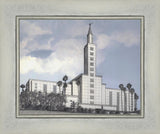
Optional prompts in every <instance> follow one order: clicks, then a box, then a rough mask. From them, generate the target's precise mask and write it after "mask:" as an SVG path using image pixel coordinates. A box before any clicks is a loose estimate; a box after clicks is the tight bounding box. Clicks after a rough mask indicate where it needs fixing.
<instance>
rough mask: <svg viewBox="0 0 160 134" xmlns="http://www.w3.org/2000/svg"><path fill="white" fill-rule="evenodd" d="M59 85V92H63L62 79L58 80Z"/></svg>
mask: <svg viewBox="0 0 160 134" xmlns="http://www.w3.org/2000/svg"><path fill="white" fill-rule="evenodd" d="M57 85H58V86H59V93H60V92H61V89H60V87H61V86H62V81H58V82H57Z"/></svg>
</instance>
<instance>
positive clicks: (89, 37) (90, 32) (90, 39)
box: [87, 23, 93, 43]
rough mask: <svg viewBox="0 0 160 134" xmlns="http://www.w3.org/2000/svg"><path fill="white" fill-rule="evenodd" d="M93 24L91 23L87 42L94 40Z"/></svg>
mask: <svg viewBox="0 0 160 134" xmlns="http://www.w3.org/2000/svg"><path fill="white" fill-rule="evenodd" d="M91 24H92V23H89V30H88V35H87V43H92V42H93V34H92V30H91Z"/></svg>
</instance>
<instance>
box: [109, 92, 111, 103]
mask: <svg viewBox="0 0 160 134" xmlns="http://www.w3.org/2000/svg"><path fill="white" fill-rule="evenodd" d="M109 105H110V106H111V105H112V92H109Z"/></svg>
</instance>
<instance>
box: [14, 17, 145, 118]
mask: <svg viewBox="0 0 160 134" xmlns="http://www.w3.org/2000/svg"><path fill="white" fill-rule="evenodd" d="M16 35H17V36H16V46H17V81H16V84H17V88H16V92H17V95H16V100H17V103H16V106H17V109H16V113H17V117H27V118H29V117H31V118H34V117H37V118H38V117H43V118H46V117H47V118H48V117H53V118H54V117H64V118H66V117H68V118H69V117H76V118H81V117H82V118H85V117H86V118H119V117H122V118H141V117H144V78H143V77H144V64H143V63H144V62H143V61H144V16H17V17H16ZM106 83H107V84H106Z"/></svg>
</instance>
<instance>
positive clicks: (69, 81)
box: [68, 73, 83, 83]
mask: <svg viewBox="0 0 160 134" xmlns="http://www.w3.org/2000/svg"><path fill="white" fill-rule="evenodd" d="M82 75H83V73H81V74H79V75H77V76H76V77H75V78H73V79H72V80H70V81H69V82H68V83H71V82H72V81H74V80H75V79H78V78H79V77H81V76H82Z"/></svg>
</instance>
